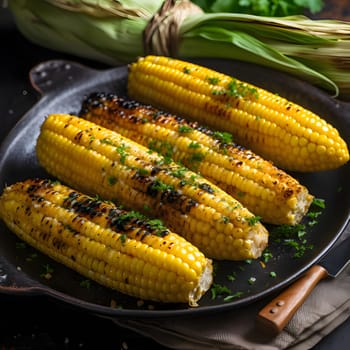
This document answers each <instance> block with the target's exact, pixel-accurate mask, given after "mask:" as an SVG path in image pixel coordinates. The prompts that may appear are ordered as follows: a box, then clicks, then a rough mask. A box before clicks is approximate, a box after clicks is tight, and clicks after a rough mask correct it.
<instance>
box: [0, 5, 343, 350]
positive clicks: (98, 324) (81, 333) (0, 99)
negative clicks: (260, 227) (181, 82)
mask: <svg viewBox="0 0 350 350" xmlns="http://www.w3.org/2000/svg"><path fill="white" fill-rule="evenodd" d="M10 1H11V0H10ZM0 3H1V1H0ZM317 17H322V18H343V19H349V20H350V6H349V0H343V1H339V0H337V1H326V6H325V9H324V11H323V12H322V13H321V14H318V15H317ZM0 42H1V55H0V60H1V61H0V62H1V66H0V70H1V75H0V77H1V78H0V111H1V113H0V118H1V127H0V140H2V139H3V138H4V136H5V135H6V134H7V133H8V131H9V130H10V129H11V127H12V126H13V124H14V123H15V121H16V120H18V119H19V118H20V117H21V116H22V115H23V114H24V113H25V112H26V111H27V110H28V108H30V107H31V106H32V105H33V104H34V103H35V102H36V101H37V95H36V93H35V92H34V91H33V89H32V87H31V85H30V83H29V81H28V71H29V69H30V68H32V67H33V66H35V65H36V64H37V63H39V62H42V61H45V60H49V59H53V58H62V59H64V58H70V57H69V56H66V55H64V54H61V53H56V52H53V51H50V50H46V49H44V48H41V47H38V46H36V45H33V44H31V43H29V42H28V41H27V40H26V39H24V38H23V36H22V35H21V34H20V33H19V32H18V31H17V29H16V27H15V25H14V22H13V19H12V17H11V15H10V13H9V12H8V10H6V9H0ZM87 63H88V62H87ZM94 65H95V66H96V63H95V64H94ZM101 67H103V66H101ZM349 344H350V319H349V320H348V321H347V322H345V323H344V324H342V325H341V326H339V327H338V328H337V329H336V330H335V331H334V332H333V333H332V334H330V335H328V336H327V337H325V338H324V339H323V340H322V341H321V342H320V343H319V344H318V345H317V346H316V347H315V348H314V350H343V349H348V347H349ZM127 348H128V349H130V350H132V349H144V348H151V349H154V350H157V349H163V350H166V349H167V348H165V347H162V346H160V345H159V344H157V343H155V342H154V341H153V340H151V339H149V338H146V337H142V336H141V335H139V334H136V333H134V332H131V331H128V330H125V329H121V328H119V327H116V326H115V325H114V324H113V323H112V322H111V321H108V320H105V319H102V318H100V317H97V316H94V315H91V314H87V313H86V312H83V311H81V310H79V309H75V308H73V307H70V306H66V305H62V304H58V303H57V302H53V301H52V300H49V299H46V298H43V297H40V298H35V297H31V298H23V297H21V298H19V297H15V296H8V295H0V349H1V350H10V349H11V350H12V349H17V350H25V349H28V350H29V349H103V350H108V349H111V350H112V349H113V350H116V349H127Z"/></svg>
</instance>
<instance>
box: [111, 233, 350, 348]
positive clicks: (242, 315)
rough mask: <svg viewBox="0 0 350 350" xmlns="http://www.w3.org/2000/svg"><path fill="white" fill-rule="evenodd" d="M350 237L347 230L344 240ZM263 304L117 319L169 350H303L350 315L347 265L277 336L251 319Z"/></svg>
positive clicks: (317, 290) (349, 270) (322, 284)
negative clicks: (185, 315) (184, 314)
mask: <svg viewBox="0 0 350 350" xmlns="http://www.w3.org/2000/svg"><path fill="white" fill-rule="evenodd" d="M349 234H350V226H348V228H347V230H346V233H344V235H343V236H345V235H349ZM266 303H267V300H262V301H259V302H257V303H254V304H251V305H249V306H248V307H244V308H238V309H233V310H229V311H225V312H220V313H219V312H217V313H213V314H211V315H200V316H196V317H191V318H181V319H170V320H169V319H157V320H154V319H152V320H149V319H145V320H139V319H138V320H115V322H116V323H117V324H118V325H119V326H122V327H126V328H130V329H132V330H133V331H136V332H138V333H139V334H142V335H144V336H146V337H149V338H152V339H154V340H155V341H156V342H158V343H159V344H162V345H164V346H166V347H168V348H173V349H181V350H197V349H198V350H206V349H210V350H215V349H223V350H231V349H232V350H233V349H239V350H280V349H293V350H306V349H310V348H312V347H313V346H314V345H315V344H317V343H318V342H319V341H320V340H321V339H322V338H323V337H325V336H326V335H327V334H329V333H330V332H332V331H333V330H334V329H335V328H336V327H338V326H339V325H340V324H341V323H343V322H344V321H345V320H346V319H347V318H348V317H349V316H350V265H349V266H348V267H347V268H346V269H345V270H344V271H343V272H342V273H341V274H340V275H339V276H338V277H337V278H335V279H331V278H329V279H325V280H323V281H321V282H319V284H318V285H317V286H316V288H315V289H314V290H313V292H312V293H311V295H310V296H309V297H308V298H307V300H306V301H305V302H304V303H303V305H302V306H301V307H300V309H299V310H298V311H297V312H296V314H295V315H294V316H293V318H292V319H291V320H290V322H289V323H288V324H287V326H286V327H285V329H284V330H283V331H282V332H281V333H280V334H278V335H277V336H275V337H270V336H267V335H266V334H262V333H261V331H259V330H258V329H257V328H256V325H255V318H256V315H257V314H258V312H259V311H260V310H261V308H262V307H263V306H265V305H266Z"/></svg>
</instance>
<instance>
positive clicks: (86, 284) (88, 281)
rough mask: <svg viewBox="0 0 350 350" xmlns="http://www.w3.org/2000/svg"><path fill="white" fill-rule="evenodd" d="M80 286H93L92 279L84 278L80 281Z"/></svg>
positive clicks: (87, 287)
mask: <svg viewBox="0 0 350 350" xmlns="http://www.w3.org/2000/svg"><path fill="white" fill-rule="evenodd" d="M79 285H80V287H83V288H86V289H89V288H90V287H91V281H90V280H82V281H80V283H79Z"/></svg>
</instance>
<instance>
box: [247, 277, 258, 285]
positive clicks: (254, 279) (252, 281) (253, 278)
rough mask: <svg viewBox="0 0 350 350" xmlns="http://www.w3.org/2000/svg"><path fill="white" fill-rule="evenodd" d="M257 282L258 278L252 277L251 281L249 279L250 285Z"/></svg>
mask: <svg viewBox="0 0 350 350" xmlns="http://www.w3.org/2000/svg"><path fill="white" fill-rule="evenodd" d="M255 282H256V277H250V278H249V279H248V283H249V284H251V285H252V284H254V283H255Z"/></svg>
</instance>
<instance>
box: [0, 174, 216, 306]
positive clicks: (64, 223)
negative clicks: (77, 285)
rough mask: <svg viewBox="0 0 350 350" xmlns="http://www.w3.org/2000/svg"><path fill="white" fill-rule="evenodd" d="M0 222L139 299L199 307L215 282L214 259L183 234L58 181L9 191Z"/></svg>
mask: <svg viewBox="0 0 350 350" xmlns="http://www.w3.org/2000/svg"><path fill="white" fill-rule="evenodd" d="M0 217H1V219H2V220H3V221H4V222H5V223H6V224H7V226H8V227H9V229H11V230H12V231H13V232H14V233H15V234H17V235H18V237H19V238H21V239H22V240H24V241H25V242H27V243H28V244H29V245H31V246H33V247H35V248H36V249H38V250H39V251H41V252H42V253H44V254H46V255H48V256H50V257H51V258H52V259H54V260H56V261H58V262H59V263H62V264H64V265H65V266H67V267H69V268H71V269H73V270H75V271H76V272H78V273H80V274H81V275H83V276H85V277H87V278H89V279H91V280H94V281H96V282H98V283H99V284H101V285H103V286H106V287H108V288H111V289H114V290H118V291H120V292H122V293H125V294H127V295H130V296H133V297H137V298H142V299H145V300H153V301H159V302H171V303H188V304H189V305H191V306H197V305H198V301H199V299H200V298H201V297H202V296H203V295H204V294H205V292H206V291H207V290H208V289H209V288H210V286H211V284H212V279H213V276H212V269H213V267H212V261H211V260H210V259H207V258H206V257H205V256H204V254H203V253H202V252H200V251H199V250H198V248H197V247H195V246H193V245H192V244H191V243H189V242H188V241H186V240H185V239H184V238H183V237H181V236H179V235H177V234H176V233H174V232H171V231H170V230H169V229H167V228H165V227H164V226H162V225H160V224H159V223H156V222H154V221H152V220H149V219H146V218H145V217H144V216H143V215H141V214H140V213H138V212H133V211H126V210H125V209H121V208H119V207H117V206H116V205H114V204H112V203H111V202H105V201H101V200H100V199H98V198H92V197H89V196H87V195H84V194H82V193H80V192H78V191H76V190H75V189H72V188H69V187H67V186H65V185H63V184H60V183H58V182H52V181H50V180H45V179H29V180H26V181H23V182H18V183H15V184H13V185H10V186H8V187H6V188H5V189H4V191H3V193H2V195H1V197H0Z"/></svg>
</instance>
